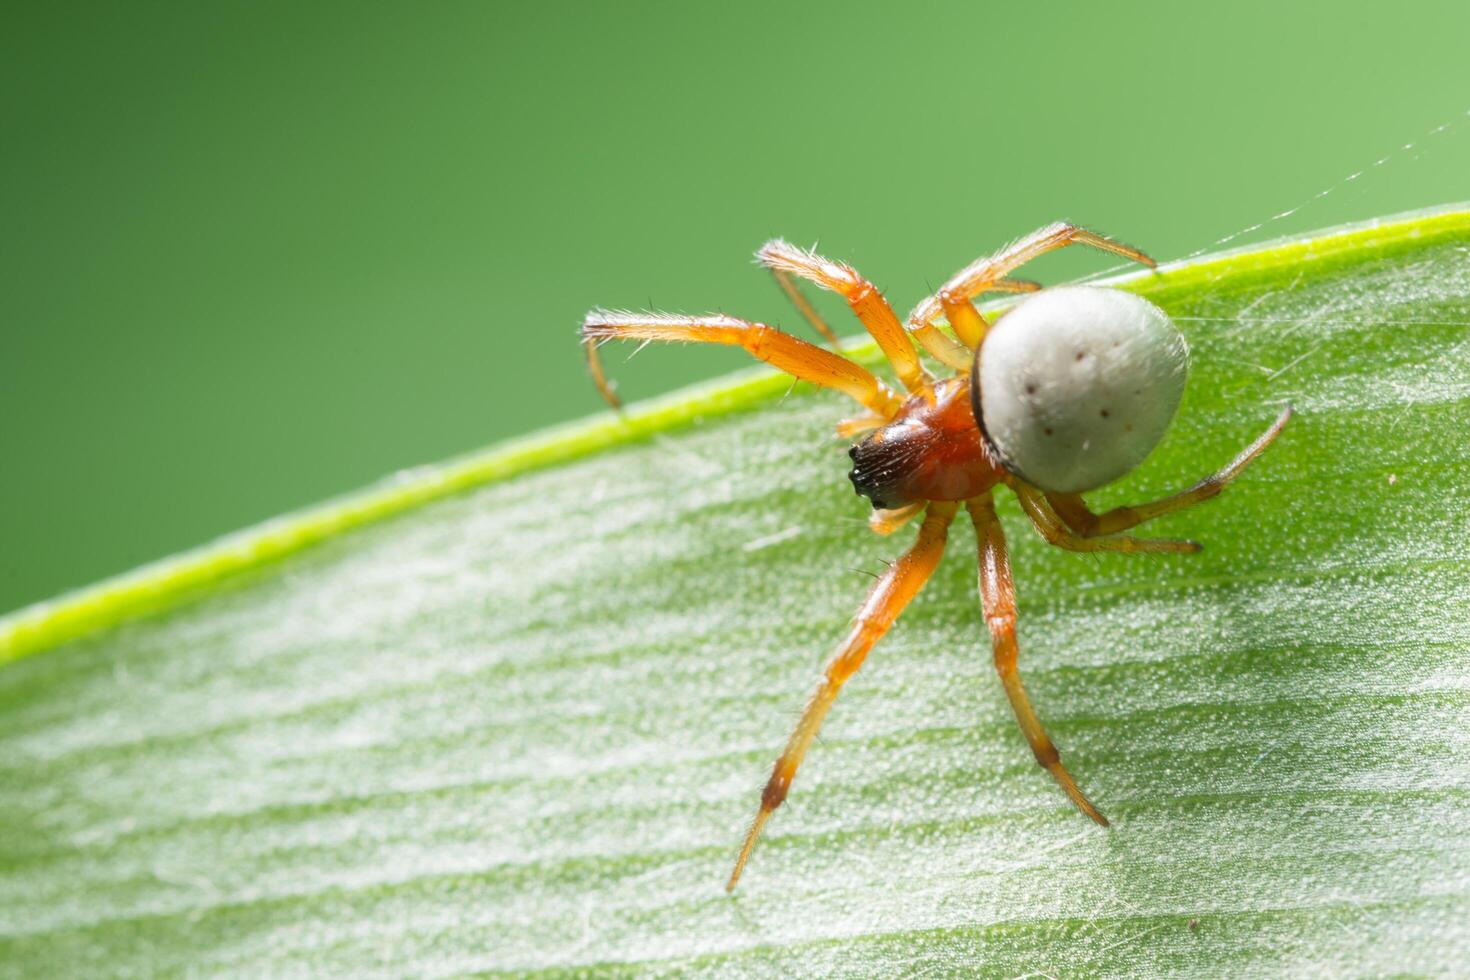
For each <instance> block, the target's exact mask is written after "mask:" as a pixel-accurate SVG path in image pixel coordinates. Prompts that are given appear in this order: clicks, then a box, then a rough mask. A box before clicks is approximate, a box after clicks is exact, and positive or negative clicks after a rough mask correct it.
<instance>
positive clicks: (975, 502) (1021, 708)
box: [965, 493, 1108, 827]
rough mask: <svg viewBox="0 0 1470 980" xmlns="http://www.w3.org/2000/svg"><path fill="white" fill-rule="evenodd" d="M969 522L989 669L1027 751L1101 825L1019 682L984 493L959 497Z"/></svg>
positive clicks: (1009, 592)
mask: <svg viewBox="0 0 1470 980" xmlns="http://www.w3.org/2000/svg"><path fill="white" fill-rule="evenodd" d="M965 508H966V509H967V510H969V512H970V518H971V519H972V520H973V521H974V523H975V538H976V540H977V542H978V543H979V549H980V604H981V605H982V606H983V607H984V610H985V625H986V626H988V627H989V628H990V642H991V646H992V648H993V650H994V654H995V670H996V673H998V674H999V675H1000V683H1001V687H1003V688H1004V689H1005V692H1006V698H1007V699H1008V700H1009V701H1010V702H1011V709H1012V710H1013V711H1014V712H1015V713H1016V721H1017V722H1019V723H1020V725H1021V732H1022V734H1024V735H1025V736H1026V741H1027V742H1028V743H1029V744H1030V745H1031V752H1032V753H1033V754H1034V755H1035V756H1036V761H1037V762H1038V763H1040V764H1041V767H1042V768H1043V769H1045V770H1046V771H1047V772H1049V773H1051V774H1052V776H1054V777H1055V778H1056V781H1057V782H1058V783H1060V784H1061V786H1062V789H1063V790H1064V791H1065V792H1066V794H1067V796H1068V797H1069V798H1070V799H1071V801H1072V802H1073V803H1075V804H1076V805H1077V809H1079V810H1081V811H1082V812H1083V813H1085V814H1087V816H1089V817H1091V818H1092V819H1093V820H1094V821H1096V822H1097V823H1099V824H1101V825H1102V826H1104V827H1106V826H1107V825H1108V819H1107V817H1104V816H1103V815H1102V814H1101V813H1099V812H1098V809H1097V807H1095V806H1093V805H1092V802H1091V801H1090V800H1089V799H1088V798H1087V797H1086V796H1084V795H1082V791H1081V790H1080V789H1078V788H1077V783H1076V781H1075V780H1074V779H1073V778H1072V774H1071V773H1069V772H1068V771H1067V768H1066V766H1063V765H1062V756H1061V753H1060V752H1058V751H1057V747H1056V746H1055V745H1053V744H1052V740H1051V739H1050V738H1048V737H1047V734H1046V729H1045V728H1043V727H1042V725H1041V719H1040V718H1038V717H1036V712H1035V710H1033V709H1032V707H1031V699H1030V698H1029V697H1027V696H1026V688H1025V687H1024V686H1023V685H1022V683H1021V674H1020V670H1019V667H1018V665H1017V660H1018V657H1019V654H1020V650H1019V647H1018V646H1017V643H1016V586H1015V583H1014V582H1013V581H1012V579H1011V563H1010V559H1009V557H1008V556H1007V554H1006V537H1005V532H1004V531H1003V530H1002V529H1001V526H1000V521H999V520H998V519H997V518H996V516H995V504H994V503H993V502H992V500H991V498H990V494H988V493H987V494H985V495H984V496H983V497H976V498H974V499H972V500H968V501H966V502H965Z"/></svg>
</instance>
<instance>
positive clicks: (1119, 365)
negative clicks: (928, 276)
mask: <svg viewBox="0 0 1470 980" xmlns="http://www.w3.org/2000/svg"><path fill="white" fill-rule="evenodd" d="M1188 357H1189V351H1188V347H1187V346H1186V345H1185V342H1184V336H1183V335H1182V334H1180V333H1179V330H1178V329H1177V328H1176V327H1175V326H1174V324H1173V323H1172V322H1171V321H1170V320H1169V318H1168V316H1166V315H1165V314H1164V311H1163V310H1161V309H1159V308H1158V307H1157V306H1154V305H1153V304H1152V303H1150V302H1148V301H1147V300H1145V299H1140V298H1139V297H1137V296H1134V295H1133V294H1132V293H1125V292H1121V291H1119V290H1116V289H1101V288H1096V287H1089V286H1062V287H1057V288H1054V289H1048V290H1045V291H1043V292H1040V293H1037V294H1036V295H1034V296H1032V297H1030V298H1028V299H1026V300H1025V301H1023V302H1022V303H1021V304H1020V305H1019V306H1017V307H1016V308H1015V309H1013V310H1011V311H1010V312H1009V313H1007V314H1006V315H1005V316H1004V317H1002V318H1001V319H1000V322H999V323H997V324H996V325H995V327H994V328H993V329H991V331H990V332H989V333H988V334H986V336H985V340H984V342H983V343H982V344H981V346H980V350H979V351H977V352H976V355H975V364H974V367H973V368H972V369H971V374H970V383H971V397H972V398H973V400H974V407H975V420H976V422H977V423H978V424H979V426H980V431H981V432H982V433H983V434H984V436H985V439H986V441H987V442H988V443H989V445H990V448H991V449H992V450H993V451H994V452H995V454H996V456H997V457H999V459H1000V461H1001V462H1002V463H1003V464H1004V465H1005V467H1006V468H1007V469H1009V470H1010V471H1011V472H1012V473H1015V474H1016V475H1017V476H1019V477H1021V478H1022V479H1023V480H1025V481H1026V482H1027V483H1030V484H1032V485H1033V486H1036V487H1040V488H1041V489H1043V490H1050V491H1054V492H1059V493H1075V492H1078V491H1082V490H1091V489H1092V488H1093V487H1100V486H1102V485H1103V484H1104V483H1110V482H1112V481H1113V480H1116V479H1118V477H1120V476H1122V475H1123V474H1125V473H1127V472H1128V471H1129V470H1131V469H1133V468H1134V467H1135V466H1137V465H1138V464H1139V463H1141V462H1143V459H1144V457H1145V456H1147V455H1148V454H1149V452H1150V451H1151V450H1152V449H1153V448H1154V446H1155V445H1156V444H1157V443H1158V441H1159V440H1160V439H1161V438H1162V437H1163V435H1164V430H1165V429H1167V428H1168V427H1169V420H1170V419H1172V418H1173V417H1174V410H1175V409H1176V408H1177V407H1178V406H1179V398H1180V396H1181V395H1183V393H1184V379H1185V374H1186V372H1187V369H1188Z"/></svg>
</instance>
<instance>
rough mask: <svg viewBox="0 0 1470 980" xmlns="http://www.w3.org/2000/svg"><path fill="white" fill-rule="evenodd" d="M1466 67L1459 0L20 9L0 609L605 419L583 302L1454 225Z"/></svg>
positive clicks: (733, 304)
mask: <svg viewBox="0 0 1470 980" xmlns="http://www.w3.org/2000/svg"><path fill="white" fill-rule="evenodd" d="M1467 37H1470V7H1467V5H1466V4H1465V3H1464V0H1458V2H1447V3H1443V4H1438V5H1435V4H1412V3H1411V4H1395V5H1389V6H1385V5H1383V4H1381V3H1370V2H1351V3H1338V4H1334V5H1330V6H1308V5H1290V4H1280V3H1260V4H1246V3H1231V4H1216V5H1210V6H1208V7H1204V6H1198V7H1194V6H1190V7H1186V6H1182V5H1178V6H1176V5H1162V4H1157V3H1154V4H1147V5H1142V4H1140V5H1136V6H1128V5H1120V4H1096V3H1092V4H1083V3H1049V4H1016V5H1007V6H1005V7H995V8H991V9H987V8H985V7H983V6H982V5H979V4H969V3H966V4H953V5H925V4H906V5H889V4H881V3H857V2H844V3H832V4H802V5H787V4H774V3H772V4H762V3H740V4H731V5H723V4H721V5H716V4H709V5H701V6H695V5H690V4H687V3H665V4H655V3H627V4H615V5H613V4H609V5H606V6H599V7H594V6H592V5H580V4H553V3H546V4H526V5H523V6H516V5H512V4H508V3H477V4H455V3H434V4H421V5H419V4H416V5H410V4H400V5H373V4H333V3H310V4H297V3H291V4H269V3H251V4H243V3H241V4H223V3H221V4H203V5H190V4H182V3H180V4H175V5H146V4H134V3H130V4H95V5H91V4H88V5H73V4H53V5H48V4H35V5H29V6H28V7H18V6H16V5H7V6H6V7H5V8H4V13H3V17H0V610H6V609H11V608H14V607H17V606H20V605H22V604H25V603H28V602H31V601H34V600H37V599H40V598H44V597H46V596H49V595H52V594H55V593H57V592H59V591H62V590H64V589H67V588H71V587H75V586H79V585H83V584H86V583H87V582H90V581H92V580H95V579H97V578H99V577H102V576H104V575H108V574H111V573H115V572H118V571H122V570H125V569H127V568H129V567H132V566H134V565H137V564H139V563H141V562H144V561H147V560H150V559H153V558H157V557H160V556H162V555H165V554H168V553H170V552H174V551H177V550H179V549H182V548H185V547H188V546H190V545H194V544H197V543H200V542H203V541H205V540H207V539H209V538H211V537H213V536H215V535H218V534H220V533H223V532H226V531H229V530H232V529H235V528H238V527H241V526H244V525H247V524H250V523H253V522H255V521H258V520H261V519H263V518H266V517H269V516H272V515H274V514H277V513H280V512H283V511H286V510H290V509H292V508H296V507H299V506H302V505H304V504H309V503H312V502H314V501H318V500H320V499H322V498H325V497H328V496H331V495H333V494H336V493H339V492H342V491H345V490H349V489H352V488H354V487H357V486H359V485H362V484H364V483H367V482H370V481H372V480H373V479H375V478H377V477H379V476H382V475H384V474H386V473H389V472H392V471H394V470H396V469H399V468H403V467H407V466H412V465H415V464H418V463H423V462H427V461H432V460H435V459H439V458H442V457H445V456H449V455H452V454H455V453H459V452H462V451H465V450H468V449H472V448H475V447H478V446H482V445H484V444H486V443H489V442H492V441H494V440H497V439H501V438H504V437H507V436H510V435H514V434H517V433H524V432H527V431H530V430H533V429H535V428H537V427H540V426H543V425H546V424H548V423H553V422H556V421H560V420H565V419H570V418H574V417H577V416H581V415H585V414H587V413H589V412H593V411H596V410H597V409H598V408H599V402H598V400H597V398H596V396H595V395H594V393H593V392H592V390H591V388H590V386H589V384H588V383H587V381H586V378H585V375H584V372H583V368H582V363H581V359H580V354H579V352H578V349H577V347H576V345H575V339H574V337H575V328H576V326H577V324H578V322H579V319H580V316H581V314H582V313H583V312H584V311H585V310H586V309H587V308H588V307H590V306H593V305H598V304H603V305H608V306H632V307H645V306H653V307H658V308H664V309H671V310H681V311H690V312H702V311H707V310H711V309H723V310H726V311H728V312H738V313H739V314H741V315H745V316H749V317H752V318H760V319H766V320H771V321H775V322H778V323H783V324H792V325H794V323H795V321H796V318H795V316H794V315H793V314H791V313H790V312H789V310H788V309H787V307H785V305H784V303H783V300H782V298H781V296H780V294H779V293H778V292H777V291H776V289H775V288H774V287H773V286H772V285H771V283H770V282H769V281H768V280H767V279H766V278H765V277H764V276H763V274H761V273H760V272H758V271H757V270H756V269H755V268H754V267H752V265H751V263H750V253H751V251H752V250H753V249H754V248H755V247H756V246H757V245H759V244H760V243H761V242H762V241H763V240H764V239H765V238H767V237H769V236H771V235H776V234H780V235H784V236H787V237H789V238H792V239H793V240H795V241H798V242H801V243H811V242H814V241H817V240H819V239H820V243H821V245H822V247H823V249H824V250H826V251H828V252H829V253H830V254H832V255H834V256H836V257H840V258H842V259H846V260H849V261H852V262H853V263H855V264H857V265H858V266H859V267H860V268H861V269H863V270H864V271H866V272H868V273H869V274H870V275H871V276H872V277H873V278H874V279H875V280H876V281H877V282H878V283H879V285H880V286H882V287H883V288H884V289H885V290H886V291H887V292H888V293H889V295H890V296H891V298H892V299H893V300H894V302H895V304H896V305H897V306H899V307H900V310H901V312H902V311H906V309H907V308H908V306H909V305H910V304H911V303H913V302H914V301H915V300H916V299H918V298H919V296H920V295H921V294H922V293H923V292H924V291H925V287H926V285H928V284H932V283H934V282H936V281H938V280H939V279H942V278H943V277H945V276H947V275H948V274H949V273H950V272H952V271H953V270H954V269H955V268H956V267H957V266H959V265H960V264H962V263H963V262H965V261H968V260H969V259H970V258H972V257H974V256H975V255H976V254H978V253H980V252H984V251H989V250H991V249H993V248H995V247H997V246H998V245H1000V244H1002V243H1003V242H1004V241H1006V240H1007V239H1009V238H1011V237H1014V236H1016V235H1019V234H1021V233H1023V232H1025V231H1028V230H1030V229H1032V228H1033V227H1035V226H1037V225H1039V224H1042V223H1044V222H1047V221H1050V220H1053V219H1056V218H1059V217H1067V218H1070V219H1072V220H1076V221H1079V222H1082V223H1085V224H1089V225H1091V226H1094V227H1096V228H1099V229H1101V230H1104V231H1107V232H1109V233H1112V234H1115V235H1117V236H1118V237H1120V238H1123V239H1125V240H1127V241H1129V242H1132V243H1135V244H1138V245H1140V246H1142V247H1145V248H1147V249H1148V250H1150V251H1151V252H1153V253H1154V254H1155V255H1157V256H1159V257H1161V258H1173V257H1178V256H1182V255H1186V254H1188V253H1191V252H1194V251H1196V250H1200V249H1203V248H1206V247H1209V246H1211V244H1212V243H1213V242H1215V241H1216V240H1218V239H1220V238H1223V237H1225V236H1228V235H1230V234H1232V233H1234V232H1237V231H1239V230H1241V229H1242V228H1244V227H1246V226H1248V225H1252V224H1255V223H1258V222H1263V221H1266V219H1269V218H1271V217H1272V216H1273V215H1275V214H1278V213H1279V212H1282V211H1284V210H1287V209H1289V208H1293V207H1295V206H1297V205H1301V204H1304V203H1306V206H1304V207H1302V208H1301V209H1300V210H1299V211H1297V212H1295V213H1294V214H1292V215H1291V216H1290V217H1288V218H1284V219H1281V220H1277V221H1274V222H1269V223H1267V224H1266V225H1265V227H1263V228H1261V229H1258V230H1255V231H1252V232H1249V233H1247V234H1245V235H1243V236H1241V237H1239V238H1237V239H1235V240H1234V241H1233V242H1232V244H1239V243H1244V242H1248V241H1257V240H1261V239H1263V238H1266V237H1274V236H1275V235H1279V234H1285V233H1288V232H1293V231H1300V230H1305V229H1309V228H1316V227H1322V226H1326V225H1331V224H1335V223H1338V222H1341V221H1346V220H1353V219H1358V218H1364V217H1370V216H1373V215H1378V214H1385V213H1391V212H1396V211H1401V210H1406V209H1410V208H1415V207H1421V206H1426V205H1430V204H1435V203H1441V202H1446V201H1453V200H1459V199H1462V198H1466V197H1470V190H1467V187H1470V182H1467V179H1466V177H1467V174H1470V118H1467V116H1466V111H1467V110H1470V62H1467V59H1466V54H1465V45H1466V39H1467ZM1446 124H1448V128H1444V129H1439V127H1441V126H1445V125H1446ZM1405 144H1413V146H1412V147H1410V148H1407V149H1405V148H1404V145H1405ZM1384 157H1387V158H1388V159H1387V161H1386V162H1385V163H1383V164H1382V165H1381V166H1376V167H1375V166H1373V164H1374V163H1375V161H1378V160H1380V159H1383V158H1384ZM1358 170H1366V173H1364V175H1363V176H1362V177H1361V178H1359V179H1357V180H1352V181H1347V182H1345V183H1339V182H1340V181H1342V180H1343V178H1346V177H1347V176H1348V175H1349V174H1351V173H1353V172H1355V171H1358ZM1334 186H1335V189H1333V190H1332V191H1331V192H1330V193H1328V194H1327V195H1326V196H1324V197H1320V198H1317V197H1316V195H1318V194H1319V192H1322V191H1324V190H1326V189H1328V188H1329V187H1334ZM1308 202H1309V203H1308ZM1108 264H1109V263H1108V262H1107V261H1106V260H1103V259H1098V258H1087V257H1082V256H1058V257H1055V258H1050V259H1048V260H1046V262H1045V264H1041V263H1039V264H1038V266H1037V267H1036V268H1035V269H1034V270H1033V271H1034V273H1037V274H1040V275H1041V276H1042V277H1043V278H1046V279H1053V280H1054V279H1056V278H1058V277H1066V276H1071V275H1076V274H1080V273H1085V272H1090V271H1095V270H1097V269H1099V268H1104V267H1106V266H1107V265H1108ZM824 308H825V309H827V310H829V311H832V312H833V313H834V314H836V313H837V312H838V311H837V310H835V309H834V308H833V307H832V305H831V304H830V303H828V304H826V306H825V307H824ZM834 319H835V320H836V321H837V322H839V323H840V324H841V326H842V329H843V331H844V332H847V331H848V330H849V329H850V324H849V322H848V321H846V320H843V319H841V318H840V316H834ZM610 363H611V366H612V370H613V372H614V374H615V376H617V377H618V378H619V379H621V381H622V382H623V384H622V391H623V392H624V394H625V395H627V396H629V397H633V398H637V397H640V396H644V395H649V394H654V393H657V392H661V391H665V390H668V389H670V388H673V387H676V386H678V385H680V384H683V383H686V382H688V381H690V380H693V379H696V378H700V377H708V376H712V375H715V374H718V373H721V372H724V371H726V370H728V369H729V368H730V367H732V366H734V365H740V364H743V363H744V362H743V360H742V357H741V355H740V354H739V353H738V352H732V351H726V350H708V349H698V350H696V349H692V348H679V349H672V350H669V349H665V350H657V351H653V350H650V351H647V352H645V353H644V354H643V355H641V356H640V357H638V358H637V359H636V360H633V361H631V362H629V363H626V364H625V363H623V358H622V357H621V356H619V355H618V354H616V353H613V355H612V357H611V358H610Z"/></svg>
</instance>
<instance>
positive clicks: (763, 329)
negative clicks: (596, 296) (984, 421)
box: [582, 310, 903, 419]
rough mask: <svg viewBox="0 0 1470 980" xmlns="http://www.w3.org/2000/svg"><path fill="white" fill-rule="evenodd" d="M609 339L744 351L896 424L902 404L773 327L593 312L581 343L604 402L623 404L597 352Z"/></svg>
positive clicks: (861, 370) (842, 361)
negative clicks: (681, 342)
mask: <svg viewBox="0 0 1470 980" xmlns="http://www.w3.org/2000/svg"><path fill="white" fill-rule="evenodd" d="M607 340H684V341H695V342H699V343H706V344H728V345H732V346H735V347H744V348H745V349H746V350H748V351H750V353H751V354H753V355H755V356H756V357H757V358H759V359H760V360H762V361H765V362H766V363H767V364H771V365H774V366H775V367H777V368H780V369H781V370H782V371H785V372H786V373H787V374H789V375H791V376H793V377H795V378H799V379H801V380H802V381H810V382H811V383H812V384H815V385H820V386H822V387H823V388H832V389H834V390H836V391H840V392H842V393H843V394H846V395H849V396H851V397H852V398H853V399H855V400H856V401H857V402H858V403H860V404H862V405H864V406H866V407H867V408H868V409H870V410H871V411H873V412H875V413H877V414H878V415H881V416H883V418H885V419H891V418H892V417H893V416H894V415H895V414H897V412H898V409H899V406H900V405H902V404H903V400H902V399H901V398H900V397H899V396H898V395H896V394H895V393H894V392H893V390H892V389H890V388H889V387H888V386H887V385H885V384H884V383H883V382H881V381H879V380H878V379H877V378H876V377H875V376H874V375H873V373H872V372H871V371H869V370H868V369H867V368H865V367H862V366H861V365H859V364H856V363H854V362H852V361H850V360H848V359H847V358H845V357H842V356H840V355H837V354H833V353H832V352H830V351H825V350H823V349H822V348H820V347H817V346H816V345H814V344H809V343H807V342H806V341H804V340H798V339H797V338H796V337H793V336H791V335H790V334H787V333H782V332H781V331H779V330H777V329H775V328H774V327H768V326H766V325H765V324H763V323H750V322H747V321H745V320H737V319H735V318H734V317H728V316H702V317H689V316H667V315H664V314H659V313H619V312H608V311H604V310H594V311H593V312H591V313H589V314H587V319H586V320H585V321H584V322H583V323H582V343H583V346H584V347H585V348H586V351H587V362H588V365H589V367H590V368H591V371H592V377H593V380H594V381H596V382H597V386H598V389H599V390H600V391H601V392H602V395H603V397H604V398H606V399H607V400H608V402H609V403H611V404H612V405H613V406H614V407H616V406H617V405H618V401H617V398H616V396H615V395H613V393H612V391H611V389H610V387H609V386H608V384H607V379H606V376H605V375H604V373H603V370H602V364H601V361H600V359H599V358H598V356H597V347H598V345H599V344H601V343H602V342H604V341H607Z"/></svg>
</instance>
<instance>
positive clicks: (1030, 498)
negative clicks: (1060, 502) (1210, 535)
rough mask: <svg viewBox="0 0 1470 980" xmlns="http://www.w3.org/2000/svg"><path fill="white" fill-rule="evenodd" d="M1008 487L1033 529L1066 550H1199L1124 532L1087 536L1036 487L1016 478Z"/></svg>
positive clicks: (1190, 544)
mask: <svg viewBox="0 0 1470 980" xmlns="http://www.w3.org/2000/svg"><path fill="white" fill-rule="evenodd" d="M1012 489H1013V490H1015V491H1016V497H1017V498H1018V499H1019V500H1020V501H1021V509H1022V510H1023V511H1025V512H1026V516H1027V517H1028V518H1030V520H1031V523H1032V524H1033V525H1034V526H1035V527H1036V530H1038V531H1040V532H1041V536H1042V537H1043V538H1045V539H1046V542H1047V544H1050V545H1054V546H1055V547H1058V548H1063V549H1065V550H1067V551H1120V552H1128V553H1132V554H1138V553H1143V552H1150V553H1154V554H1161V553H1170V554H1193V553H1194V552H1196V551H1199V550H1200V546H1199V544H1198V543H1197V542H1195V541H1176V540H1171V539H1168V538H1134V537H1129V536H1128V535H1126V534H1115V535H1109V536H1108V537H1088V536H1086V535H1082V534H1078V533H1077V532H1076V531H1074V530H1073V529H1072V528H1071V526H1070V525H1068V524H1067V523H1066V522H1065V521H1064V520H1063V519H1062V518H1061V517H1060V516H1059V515H1058V514H1057V512H1056V511H1055V510H1053V509H1052V505H1051V503H1050V502H1048V499H1047V497H1046V495H1045V494H1043V493H1042V492H1041V491H1040V490H1037V489H1035V488H1033V487H1029V486H1027V485H1026V484H1024V483H1019V482H1018V483H1016V484H1014V485H1013V486H1012Z"/></svg>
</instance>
